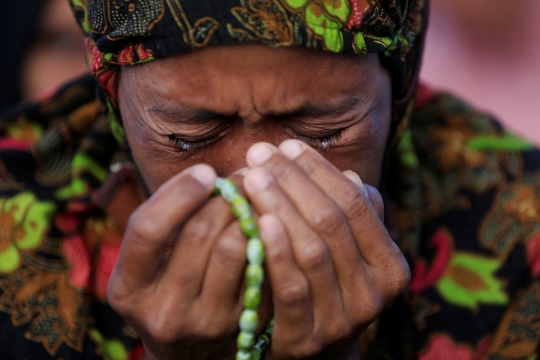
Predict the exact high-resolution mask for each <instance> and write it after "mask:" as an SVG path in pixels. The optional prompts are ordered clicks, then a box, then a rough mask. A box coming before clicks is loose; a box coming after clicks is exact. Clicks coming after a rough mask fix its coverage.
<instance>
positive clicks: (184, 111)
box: [146, 97, 365, 124]
mask: <svg viewBox="0 0 540 360" xmlns="http://www.w3.org/2000/svg"><path fill="white" fill-rule="evenodd" d="M363 103H365V102H364V101H363V100H362V99H360V98H357V97H347V98H345V99H341V100H327V101H322V102H319V103H306V104H303V105H301V106H299V107H297V108H294V109H290V110H286V111H282V112H279V111H267V112H264V114H263V116H266V117H294V118H301V117H310V118H318V117H325V116H331V115H337V114H343V113H347V112H349V111H351V110H353V109H354V108H355V107H356V106H358V105H359V104H363ZM146 111H147V112H149V113H155V114H157V115H158V116H159V117H160V118H162V119H164V120H168V121H171V122H179V121H180V122H182V123H187V124H193V123H195V124H203V123H205V122H208V121H211V120H213V119H216V118H233V117H235V116H237V114H235V113H222V112H218V111H214V110H210V109H205V108H188V107H183V106H181V105H179V104H174V105H170V106H165V107H160V106H153V107H148V108H147V109H146Z"/></svg>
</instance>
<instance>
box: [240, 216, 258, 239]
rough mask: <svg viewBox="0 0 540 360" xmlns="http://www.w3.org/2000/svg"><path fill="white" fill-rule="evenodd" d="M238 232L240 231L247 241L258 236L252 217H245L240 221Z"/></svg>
mask: <svg viewBox="0 0 540 360" xmlns="http://www.w3.org/2000/svg"><path fill="white" fill-rule="evenodd" d="M240 230H242V233H243V234H244V235H246V237H248V238H249V239H251V238H256V237H258V236H259V228H258V227H257V223H256V222H255V220H254V219H253V218H252V217H247V218H244V219H241V220H240Z"/></svg>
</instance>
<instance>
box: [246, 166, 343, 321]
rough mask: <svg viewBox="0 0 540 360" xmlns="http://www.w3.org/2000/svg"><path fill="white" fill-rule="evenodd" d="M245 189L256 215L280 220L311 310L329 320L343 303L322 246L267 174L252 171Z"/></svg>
mask: <svg viewBox="0 0 540 360" xmlns="http://www.w3.org/2000/svg"><path fill="white" fill-rule="evenodd" d="M244 189H245V191H246V193H247V194H248V197H249V199H250V200H251V202H252V204H253V207H254V208H255V209H256V210H257V212H258V213H259V214H274V215H275V216H277V217H278V218H279V220H280V221H281V223H282V224H283V226H284V228H285V231H286V234H287V237H288V238H289V239H290V244H291V248H292V252H293V257H294V260H295V263H296V264H297V266H298V267H299V269H300V270H301V271H302V273H303V274H304V275H305V277H306V279H307V281H308V284H309V287H310V290H311V294H312V302H313V307H314V309H319V310H322V311H323V312H322V313H321V316H328V317H332V316H333V314H331V313H332V311H333V310H338V309H339V310H340V309H342V305H343V303H342V298H341V291H340V288H339V285H338V282H337V279H336V275H335V272H334V268H333V264H332V261H331V258H330V254H329V252H328V248H327V246H326V245H325V243H324V242H323V241H322V240H321V238H320V237H319V236H318V235H317V234H316V233H315V232H314V231H313V230H312V229H311V228H310V227H309V226H308V225H307V224H306V222H305V221H304V219H303V218H302V217H301V215H300V214H299V213H298V211H297V210H296V208H295V207H294V206H293V204H292V203H291V202H290V200H289V199H288V198H287V196H286V195H285V194H284V193H283V191H282V190H281V189H280V188H279V186H278V185H277V183H276V182H275V180H273V178H272V177H271V175H270V174H269V173H268V172H267V171H266V170H264V169H262V168H254V169H251V170H250V171H249V173H248V174H247V175H246V177H245V178H244ZM328 309H331V310H332V311H328ZM316 316H317V314H316ZM324 320H327V319H324ZM321 323H324V321H322V320H321Z"/></svg>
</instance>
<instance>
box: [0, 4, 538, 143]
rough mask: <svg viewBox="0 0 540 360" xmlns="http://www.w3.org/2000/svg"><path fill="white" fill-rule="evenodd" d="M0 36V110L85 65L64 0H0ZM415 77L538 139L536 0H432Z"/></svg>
mask: <svg viewBox="0 0 540 360" xmlns="http://www.w3.org/2000/svg"><path fill="white" fill-rule="evenodd" d="M0 43H1V44H2V49H3V50H2V51H3V54H2V56H1V57H0V84H1V86H0V110H1V109H3V108H5V107H7V106H10V105H12V104H14V103H16V102H18V101H20V100H21V99H26V98H35V97H37V96H39V94H40V93H43V92H44V91H47V90H50V89H51V88H55V87H56V86H59V85H61V84H62V83H64V82H65V81H67V80H69V79H72V78H74V77H76V76H79V75H81V74H82V73H84V72H85V71H87V70H86V64H85V62H84V48H83V43H82V36H81V33H80V30H79V28H78V27H77V25H76V23H75V21H74V19H73V17H72V15H71V10H70V8H69V5H68V0H16V1H13V0H1V1H0ZM421 78H422V80H423V81H424V82H425V83H427V84H428V85H431V86H432V87H434V88H436V89H439V90H446V91H450V92H453V93H456V94H459V95H460V96H461V97H463V98H465V99H467V100H468V101H469V102H471V103H472V104H473V105H475V106H476V107H477V108H479V109H481V110H484V111H487V112H489V113H491V114H493V115H494V116H495V117H496V118H498V119H500V120H501V121H502V122H503V123H504V124H506V125H507V126H508V127H509V129H510V130H512V131H514V132H516V133H518V134H520V135H523V136H525V137H527V138H528V139H530V140H533V141H535V142H536V143H537V144H540V121H537V118H540V1H539V0H432V5H431V24H430V29H429V32H428V37H427V47H426V54H425V58H424V65H423V70H422V74H421Z"/></svg>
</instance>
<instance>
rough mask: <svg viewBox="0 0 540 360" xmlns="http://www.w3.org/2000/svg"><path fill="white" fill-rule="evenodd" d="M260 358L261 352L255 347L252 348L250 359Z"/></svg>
mask: <svg viewBox="0 0 540 360" xmlns="http://www.w3.org/2000/svg"><path fill="white" fill-rule="evenodd" d="M260 359H261V352H260V351H258V350H256V349H253V350H252V351H251V360H260Z"/></svg>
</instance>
